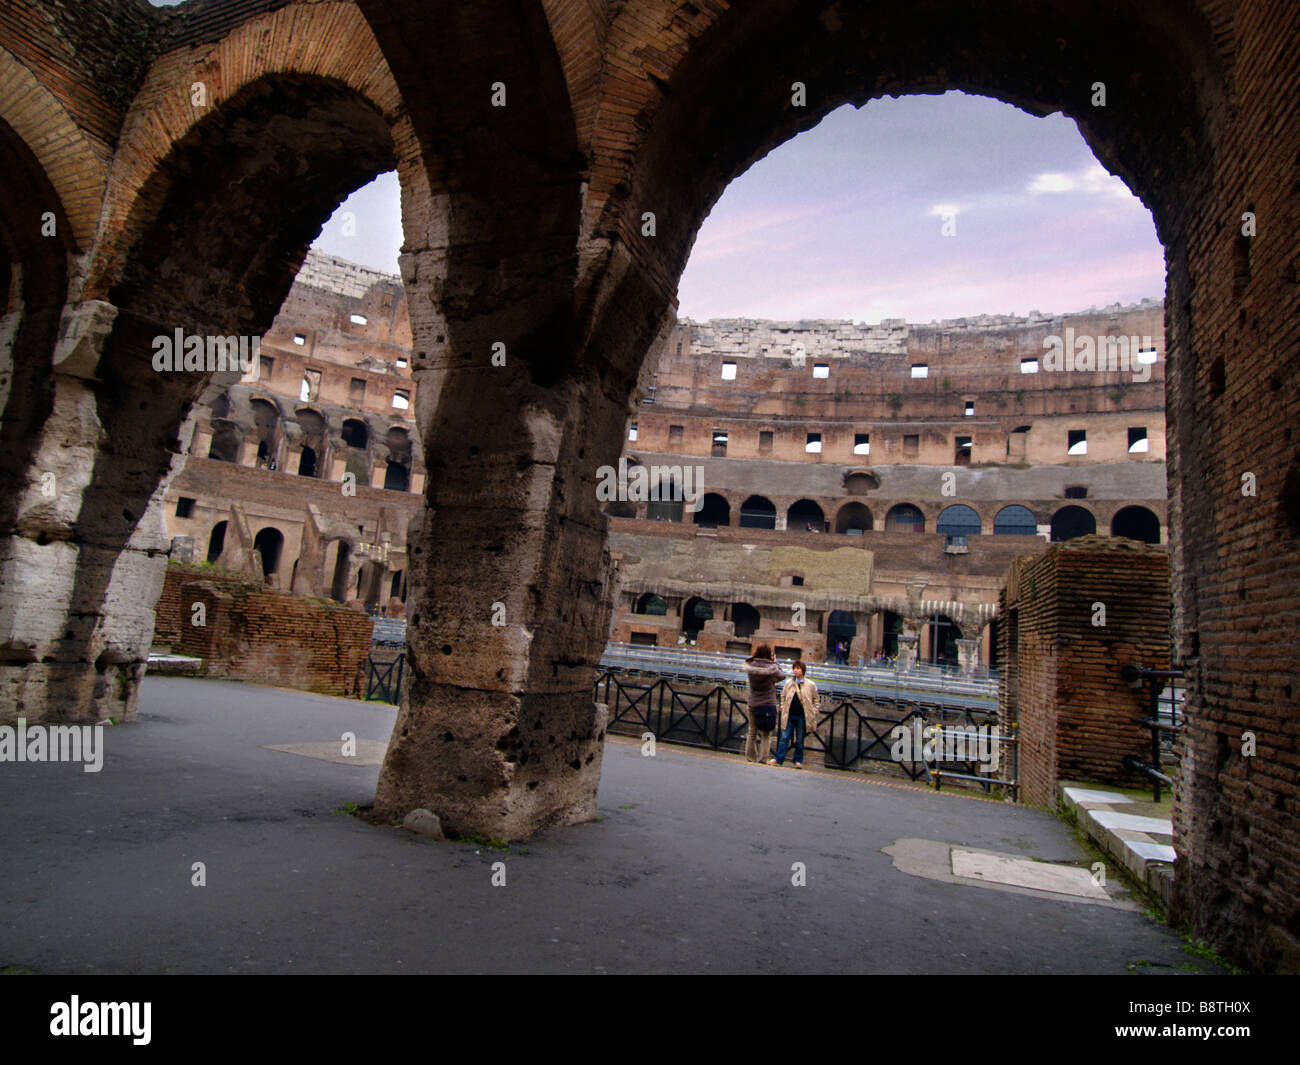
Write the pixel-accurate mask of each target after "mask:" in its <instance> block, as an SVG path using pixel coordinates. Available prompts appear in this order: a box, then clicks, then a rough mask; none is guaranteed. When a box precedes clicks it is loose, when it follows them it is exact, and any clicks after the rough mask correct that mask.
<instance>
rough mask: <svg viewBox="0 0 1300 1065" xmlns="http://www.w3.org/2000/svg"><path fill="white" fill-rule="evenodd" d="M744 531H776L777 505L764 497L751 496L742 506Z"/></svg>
mask: <svg viewBox="0 0 1300 1065" xmlns="http://www.w3.org/2000/svg"><path fill="white" fill-rule="evenodd" d="M740 527H741V528H742V529H775V528H776V505H775V504H774V503H773V502H772V501H771V500H770V499H767V498H765V497H764V496H750V497H749V498H748V499H746V500H745V502H743V503H742V504H741V505H740Z"/></svg>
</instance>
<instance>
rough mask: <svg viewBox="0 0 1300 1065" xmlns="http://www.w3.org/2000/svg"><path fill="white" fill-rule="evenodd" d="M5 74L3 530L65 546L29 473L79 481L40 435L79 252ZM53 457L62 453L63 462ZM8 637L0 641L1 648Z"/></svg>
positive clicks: (0, 252) (0, 396) (0, 157)
mask: <svg viewBox="0 0 1300 1065" xmlns="http://www.w3.org/2000/svg"><path fill="white" fill-rule="evenodd" d="M0 57H3V59H4V60H8V61H9V62H12V60H10V59H9V57H8V53H5V52H0ZM24 69H25V68H24ZM7 72H8V66H7V64H6V63H5V62H0V107H3V108H4V110H0V183H3V184H0V320H2V321H3V325H4V328H3V330H0V367H3V370H2V371H0V424H3V426H4V432H3V433H0V527H3V528H10V529H11V528H14V527H15V526H16V525H18V524H19V512H20V509H21V510H22V511H24V512H25V514H24V518H23V521H22V524H23V525H24V526H26V527H28V528H32V527H33V526H37V527H39V528H40V530H41V531H43V532H45V533H46V534H47V535H48V534H54V532H55V528H56V527H58V526H62V528H63V530H65V531H64V532H63V533H62V535H60V536H59V537H58V538H60V539H65V538H66V529H67V528H68V527H69V526H70V524H71V521H72V517H73V514H75V511H73V512H71V513H60V512H59V508H58V507H57V505H56V502H55V501H52V500H47V499H44V497H42V495H41V493H40V491H39V489H40V485H39V483H37V484H36V485H35V489H34V490H33V486H32V485H31V484H29V483H28V475H29V469H30V468H31V467H32V466H33V463H34V460H35V458H36V456H37V454H38V452H40V451H42V450H45V452H46V455H47V458H46V459H45V460H44V461H43V462H42V463H41V465H42V467H43V471H46V472H54V473H55V474H56V476H57V477H60V478H64V477H68V479H69V480H70V481H71V482H73V483H75V481H76V480H77V474H76V473H74V472H73V467H75V466H79V465H81V464H82V463H83V461H84V457H85V456H84V452H81V451H80V449H75V450H76V451H77V452H78V453H77V454H76V455H75V457H74V455H73V454H72V452H73V450H74V449H72V448H68V447H67V446H66V445H67V444H68V443H70V441H68V440H67V439H64V440H61V441H59V442H58V445H59V446H54V447H50V446H48V445H47V446H46V447H45V448H44V449H43V448H42V439H41V437H42V433H41V428H42V426H43V425H44V424H45V423H46V420H47V419H48V417H49V414H50V411H51V410H52V409H53V407H54V401H55V382H54V380H53V375H52V374H51V372H50V371H51V363H52V361H53V360H52V358H51V353H52V352H55V351H56V344H57V338H58V336H59V321H60V316H61V312H62V309H63V304H64V301H65V300H66V299H67V294H68V281H69V263H70V261H71V258H70V257H71V256H72V255H73V253H74V252H75V251H76V245H75V243H74V239H73V235H72V226H71V225H70V224H69V221H68V218H67V215H66V213H65V211H64V207H63V202H62V200H61V198H60V195H59V191H58V189H57V188H56V187H55V185H54V184H53V183H52V182H51V180H50V176H49V175H48V174H47V172H46V170H45V167H44V165H43V164H42V162H41V159H40V158H39V157H38V155H37V153H36V151H34V150H33V149H32V147H31V146H30V145H29V144H28V142H27V141H26V139H25V138H24V136H23V134H22V133H21V132H20V131H19V130H18V129H15V128H14V127H13V126H10V125H9V124H8V122H7V121H5V120H4V116H6V115H10V105H11V101H8V100H7V99H6V98H5V97H6V95H7V93H8V91H9V90H10V89H11V88H13V87H15V86H16V85H17V83H16V82H15V83H13V84H10V83H6V82H5V80H4V79H5V78H6V77H7V76H8V73H7ZM10 117H15V121H17V118H16V116H10ZM46 212H49V213H50V214H52V216H53V221H54V224H55V233H54V236H52V237H47V236H45V235H43V233H42V228H43V216H44V215H45V214H46ZM3 349H8V350H3ZM68 368H70V367H68ZM51 443H53V442H51ZM57 456H62V461H61V462H59V461H58V457H57ZM69 460H71V463H72V465H70V466H69V465H67V464H68V462H69ZM56 463H57V464H56ZM69 475H71V476H70V477H69ZM36 480H37V481H38V482H39V477H37V478H36ZM59 635H62V633H60V634H59ZM4 639H5V637H4V636H3V635H0V642H3V640H4Z"/></svg>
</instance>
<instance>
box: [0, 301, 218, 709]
mask: <svg viewBox="0 0 1300 1065" xmlns="http://www.w3.org/2000/svg"><path fill="white" fill-rule="evenodd" d="M118 315H119V312H118V309H117V308H116V307H114V306H113V305H111V304H108V303H104V302H100V301H86V302H84V303H81V304H76V305H72V306H69V307H67V308H65V310H64V313H63V320H62V323H61V326H60V336H59V340H58V342H57V344H56V346H55V348H54V351H53V357H52V363H53V371H54V397H53V407H52V410H51V412H50V415H49V417H48V418H47V419H46V421H45V423H44V425H43V426H42V427H41V429H40V435H39V439H38V442H37V444H36V447H35V450H34V453H33V457H32V461H31V463H30V465H29V466H28V468H27V472H26V484H25V487H24V488H23V489H22V490H21V492H20V494H19V499H18V502H17V504H16V508H15V514H16V520H15V529H16V531H15V534H14V535H12V536H10V537H8V538H7V539H6V540H5V541H4V542H3V543H0V718H2V719H4V720H13V719H15V718H16V717H18V716H19V715H22V716H24V717H25V718H26V719H27V720H28V721H32V722H35V721H41V720H51V721H53V720H59V721H70V722H94V721H99V720H104V719H106V718H109V717H112V718H114V719H115V720H118V721H125V720H130V719H132V718H133V717H134V716H135V710H136V704H137V701H138V698H139V685H140V681H141V680H142V679H143V677H144V671H145V663H146V660H147V658H148V654H149V645H150V642H151V640H152V636H153V620H154V616H153V608H154V603H155V602H156V601H157V599H158V596H159V595H160V594H161V592H162V583H163V576H164V573H165V570H166V564H167V551H168V549H169V547H170V542H169V541H168V539H167V536H166V533H165V529H164V525H163V520H162V495H163V492H164V491H165V489H166V481H167V479H168V478H167V476H165V474H166V473H167V470H168V464H169V462H171V461H172V460H176V465H177V466H179V463H180V461H182V460H181V459H180V458H179V455H178V454H168V453H167V452H165V451H164V452H161V454H160V453H159V452H157V451H155V452H153V453H152V454H150V455H148V456H147V457H141V455H138V454H134V453H132V452H131V451H129V450H128V449H127V448H126V447H124V446H123V445H124V442H125V441H124V439H123V437H125V438H126V439H127V440H130V441H131V442H135V441H137V440H138V441H139V446H140V447H143V448H149V447H152V446H153V440H152V439H151V438H149V437H148V436H147V435H146V434H136V435H130V434H132V432H133V429H134V427H135V425H136V423H135V422H130V423H129V424H122V425H118V426H113V427H109V428H106V427H105V426H104V425H103V424H102V422H101V412H102V411H103V410H104V409H106V408H107V409H111V408H112V407H113V404H114V403H115V399H114V397H113V396H112V395H111V394H105V395H103V396H101V393H102V392H104V386H103V385H102V384H101V383H99V381H98V379H97V376H96V375H97V374H98V373H99V364H100V359H101V358H102V356H103V352H104V351H105V347H106V345H107V343H108V341H109V338H110V336H112V335H114V333H115V330H116V329H117V327H118V321H117V320H118ZM156 331H160V330H156ZM147 335H148V333H147V332H146V339H144V340H143V343H142V342H141V338H139V336H138V335H137V340H136V347H137V349H138V350H143V351H148V350H150V348H149V345H148V342H147ZM233 376H234V377H237V376H238V374H235V375H233ZM232 379H233V378H232ZM169 384H170V382H168V383H166V384H164V385H162V386H160V387H159V392H160V393H163V394H164V395H165V394H166V389H167V387H168V385H169ZM160 406H161V407H162V414H163V416H164V417H166V416H167V414H168V413H171V412H174V411H175V408H172V409H171V411H169V409H168V408H167V407H166V405H165V404H160ZM181 421H182V419H181V418H180V417H179V414H177V417H176V423H175V424H176V425H177V427H178V428H179V425H180V423H181ZM191 428H192V423H191ZM114 430H116V431H117V433H118V436H117V437H116V438H115V437H114V435H113V432H114ZM185 443H186V441H182V442H181V446H180V448H179V454H183V453H184V450H185V447H184V444H185ZM154 471H157V472H156V473H155V472H154ZM160 478H161V483H160V480H159V479H160Z"/></svg>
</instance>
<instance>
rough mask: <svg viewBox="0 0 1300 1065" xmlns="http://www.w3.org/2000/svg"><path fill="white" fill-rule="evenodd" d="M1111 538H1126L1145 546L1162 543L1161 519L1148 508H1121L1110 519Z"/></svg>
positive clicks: (1135, 505)
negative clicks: (1140, 542) (1138, 541)
mask: <svg viewBox="0 0 1300 1065" xmlns="http://www.w3.org/2000/svg"><path fill="white" fill-rule="evenodd" d="M1110 534H1111V536H1126V537H1128V538H1129V539H1130V540H1141V541H1142V542H1143V543H1144V544H1158V543H1159V542H1160V519H1159V518H1158V517H1156V515H1155V514H1154V513H1153V512H1152V511H1151V510H1149V509H1148V508H1147V507H1143V506H1138V505H1137V504H1133V505H1130V506H1127V507H1120V509H1119V510H1117V511H1116V512H1115V516H1114V517H1113V518H1111V519H1110Z"/></svg>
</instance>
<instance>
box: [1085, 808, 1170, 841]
mask: <svg viewBox="0 0 1300 1065" xmlns="http://www.w3.org/2000/svg"><path fill="white" fill-rule="evenodd" d="M1088 816H1089V817H1091V818H1092V819H1093V820H1094V821H1096V822H1097V824H1099V825H1101V827H1102V828H1112V829H1120V828H1126V829H1129V830H1130V831H1132V832H1151V833H1154V834H1156V835H1158V836H1172V835H1173V834H1174V823H1173V822H1172V821H1170V820H1169V819H1168V818H1164V817H1142V816H1140V815H1138V814H1122V813H1119V812H1118V811H1116V810H1089V811H1088Z"/></svg>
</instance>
